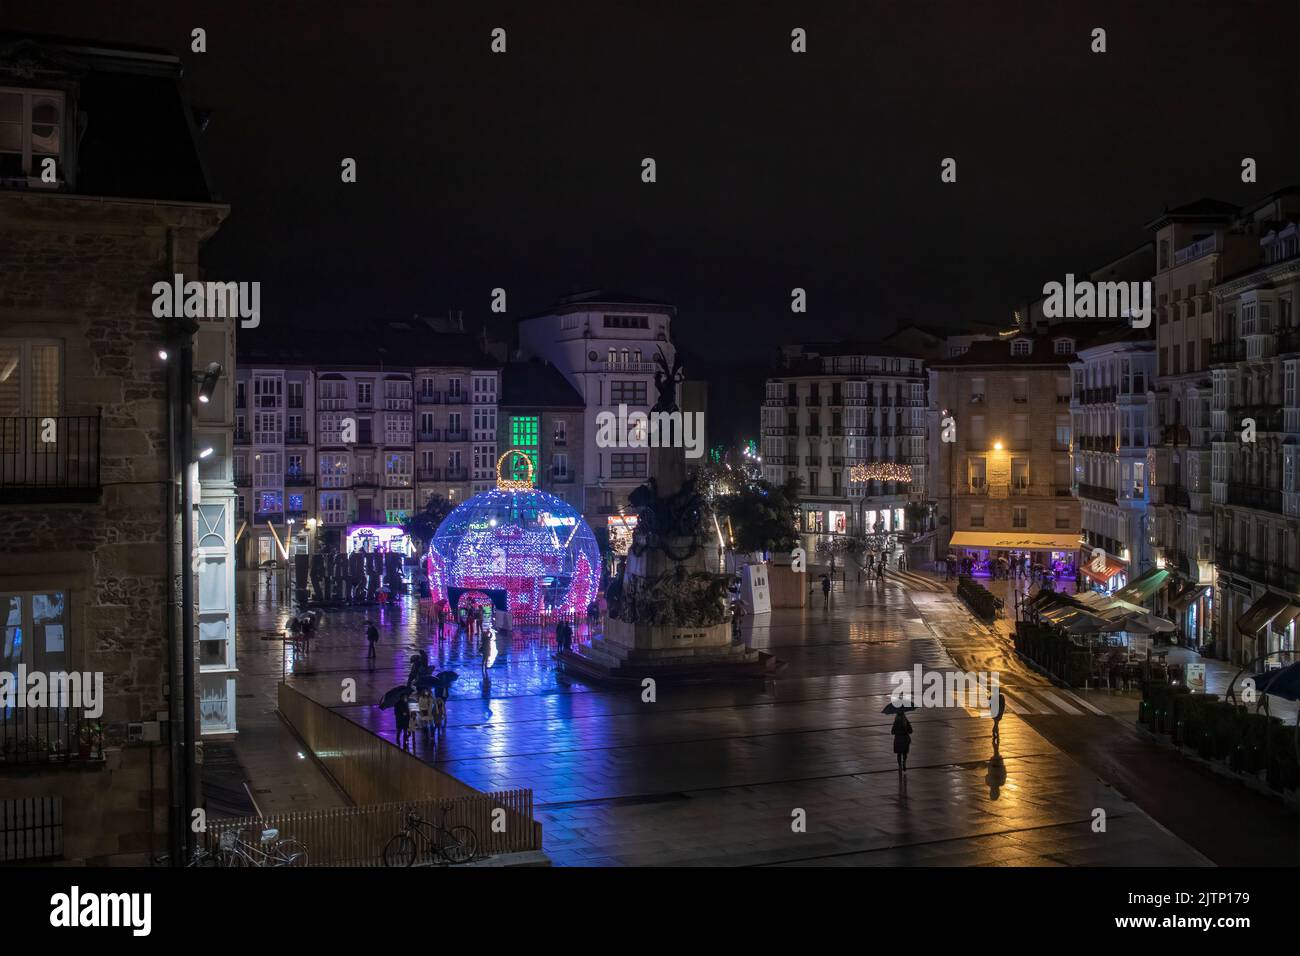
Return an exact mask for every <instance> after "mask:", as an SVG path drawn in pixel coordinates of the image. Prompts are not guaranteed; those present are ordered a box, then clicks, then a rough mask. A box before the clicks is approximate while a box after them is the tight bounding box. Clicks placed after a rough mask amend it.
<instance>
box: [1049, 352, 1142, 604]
mask: <svg viewBox="0 0 1300 956" xmlns="http://www.w3.org/2000/svg"><path fill="white" fill-rule="evenodd" d="M1150 334H1151V332H1150V330H1148V329H1134V328H1131V327H1121V328H1120V329H1118V330H1116V331H1115V332H1114V333H1112V334H1110V335H1103V336H1100V337H1098V338H1096V339H1094V340H1093V344H1091V345H1089V346H1088V347H1086V348H1080V349H1079V350H1078V351H1077V353H1076V355H1075V360H1074V361H1072V362H1071V363H1070V375H1071V388H1070V418H1071V423H1070V425H1071V427H1070V434H1071V439H1072V442H1071V447H1072V461H1073V470H1072V475H1073V486H1074V493H1075V494H1076V495H1077V497H1078V498H1079V506H1080V509H1079V510H1080V517H1081V520H1082V527H1083V535H1082V539H1081V540H1080V542H1079V558H1078V565H1077V566H1078V570H1079V572H1080V574H1082V576H1083V577H1084V578H1086V579H1087V580H1088V582H1089V584H1090V585H1091V586H1092V587H1094V588H1096V589H1099V590H1102V591H1105V592H1107V593H1109V592H1111V591H1114V590H1116V589H1118V588H1121V587H1124V586H1125V585H1127V584H1129V583H1131V582H1132V581H1134V580H1135V579H1137V578H1138V577H1140V576H1141V575H1142V574H1143V573H1145V572H1146V571H1148V570H1150V569H1151V568H1153V567H1154V566H1155V556H1154V554H1153V551H1152V547H1151V532H1150V529H1149V528H1148V521H1149V519H1148V504H1149V503H1150V501H1151V480H1150V478H1151V476H1150V474H1149V472H1148V461H1147V457H1148V449H1149V447H1150V445H1151V440H1150V438H1151V435H1152V434H1153V433H1154V432H1155V427H1154V425H1155V423H1154V416H1153V414H1152V413H1151V410H1150V409H1149V407H1148V404H1149V392H1150V390H1151V389H1152V388H1153V386H1154V381H1153V380H1154V376H1155V367H1156V353H1155V342H1154V340H1153V339H1152V338H1150ZM1099 552H1100V553H1099ZM1098 559H1100V560H1098Z"/></svg>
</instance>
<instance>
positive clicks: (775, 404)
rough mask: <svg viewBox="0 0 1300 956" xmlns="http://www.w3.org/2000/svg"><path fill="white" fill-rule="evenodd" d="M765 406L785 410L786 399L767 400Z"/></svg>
mask: <svg viewBox="0 0 1300 956" xmlns="http://www.w3.org/2000/svg"><path fill="white" fill-rule="evenodd" d="M763 404H764V405H766V406H768V407H769V408H784V407H785V404H786V401H785V399H784V398H765V399H763Z"/></svg>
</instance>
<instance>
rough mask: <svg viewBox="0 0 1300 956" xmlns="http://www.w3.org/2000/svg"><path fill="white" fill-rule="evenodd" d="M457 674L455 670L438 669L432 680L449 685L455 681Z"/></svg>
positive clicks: (444, 685)
mask: <svg viewBox="0 0 1300 956" xmlns="http://www.w3.org/2000/svg"><path fill="white" fill-rule="evenodd" d="M459 676H460V675H459V674H457V673H456V672H455V671H439V672H438V673H437V674H436V675H434V678H433V680H434V683H436V684H441V685H442V686H443V687H450V686H451V685H452V684H454V683H456V678H457V677H459Z"/></svg>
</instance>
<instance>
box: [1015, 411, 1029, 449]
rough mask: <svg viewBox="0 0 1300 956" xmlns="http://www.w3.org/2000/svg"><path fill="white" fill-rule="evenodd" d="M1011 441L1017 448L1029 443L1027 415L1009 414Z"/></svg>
mask: <svg viewBox="0 0 1300 956" xmlns="http://www.w3.org/2000/svg"><path fill="white" fill-rule="evenodd" d="M1011 441H1012V444H1013V445H1014V446H1015V447H1017V448H1023V447H1024V446H1025V445H1027V444H1028V443H1029V416H1028V415H1012V416H1011Z"/></svg>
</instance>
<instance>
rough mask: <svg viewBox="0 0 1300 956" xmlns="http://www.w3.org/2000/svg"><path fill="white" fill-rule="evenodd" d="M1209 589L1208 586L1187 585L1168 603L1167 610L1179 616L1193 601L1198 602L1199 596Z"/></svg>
mask: <svg viewBox="0 0 1300 956" xmlns="http://www.w3.org/2000/svg"><path fill="white" fill-rule="evenodd" d="M1209 589H1210V586H1209V585H1208V584H1189V585H1188V586H1187V587H1185V588H1183V590H1182V591H1180V592H1179V593H1178V596H1177V597H1175V598H1174V599H1173V600H1172V601H1170V602H1169V610H1170V611H1172V612H1173V613H1175V614H1181V613H1182V612H1183V611H1186V610H1187V609H1188V608H1189V607H1190V606H1191V605H1192V603H1193V602H1194V601H1199V600H1200V599H1201V595H1202V594H1204V593H1205V592H1206V591H1208V590H1209Z"/></svg>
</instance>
